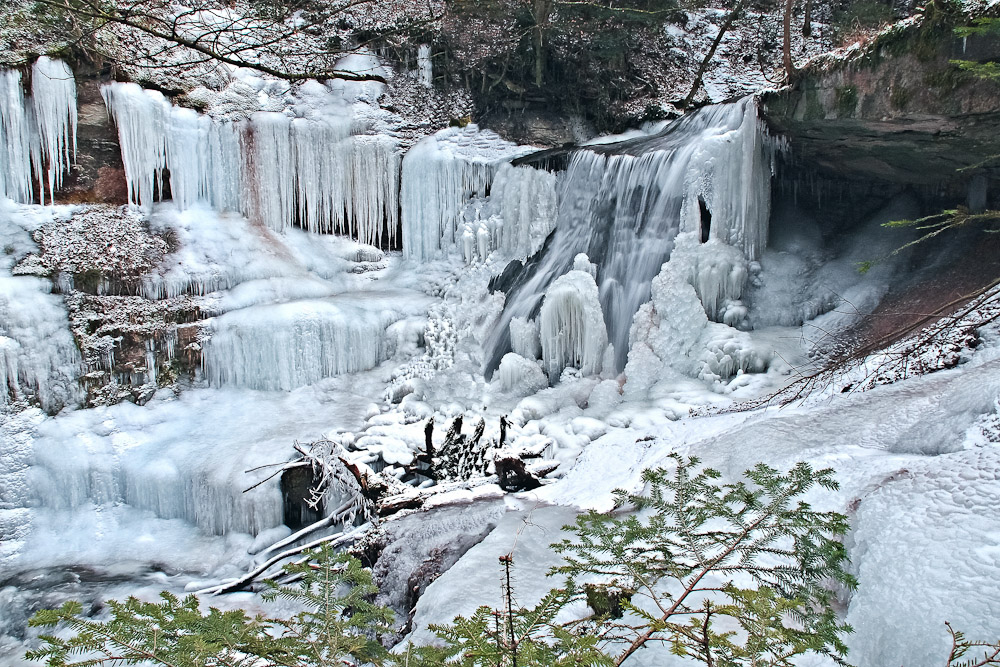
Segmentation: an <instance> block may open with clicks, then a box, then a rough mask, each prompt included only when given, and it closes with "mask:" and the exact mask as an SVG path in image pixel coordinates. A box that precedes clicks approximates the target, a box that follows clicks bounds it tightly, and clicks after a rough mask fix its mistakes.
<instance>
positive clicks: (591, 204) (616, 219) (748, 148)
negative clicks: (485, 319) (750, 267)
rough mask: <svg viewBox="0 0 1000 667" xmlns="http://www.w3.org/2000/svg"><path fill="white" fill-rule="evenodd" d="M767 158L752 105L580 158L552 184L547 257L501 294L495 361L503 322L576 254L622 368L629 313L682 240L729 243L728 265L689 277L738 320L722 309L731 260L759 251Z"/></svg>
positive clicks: (530, 305)
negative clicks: (554, 195)
mask: <svg viewBox="0 0 1000 667" xmlns="http://www.w3.org/2000/svg"><path fill="white" fill-rule="evenodd" d="M772 158H773V150H772V142H770V141H769V140H768V139H767V137H766V135H765V133H764V131H763V129H762V126H761V123H760V121H759V120H758V118H757V106H756V103H755V102H754V100H753V99H751V98H747V99H744V100H741V101H740V102H737V103H733V104H726V105H719V106H716V107H710V108H706V109H702V110H700V111H699V112H698V113H695V114H691V115H689V116H685V117H684V118H683V119H681V120H679V121H676V122H674V123H671V124H669V125H667V126H666V128H665V129H664V130H662V131H660V132H659V133H657V134H654V135H652V136H648V135H645V136H643V137H640V138H638V139H634V140H630V141H624V142H621V143H618V144H609V145H599V146H594V147H592V148H590V149H589V150H582V151H579V152H577V153H576V154H575V155H574V156H573V158H572V162H571V164H570V166H569V169H568V171H567V173H566V175H565V176H564V178H563V180H562V182H561V186H560V190H559V192H560V198H559V207H558V214H557V221H558V222H557V225H556V231H555V234H554V236H553V238H552V241H551V242H550V244H549V246H548V249H547V251H546V254H545V255H544V257H543V258H542V260H541V262H539V264H538V265H537V266H536V267H534V268H533V269H532V271H533V273H532V275H531V276H530V277H528V278H527V279H526V280H525V281H524V282H523V284H522V285H520V286H519V287H517V288H516V290H514V291H513V292H512V293H510V294H508V295H507V297H508V301H507V306H506V308H505V309H504V314H503V316H502V318H501V322H500V324H499V326H497V328H496V330H495V331H496V332H495V333H494V335H493V339H492V341H491V347H492V359H493V360H494V363H495V362H496V361H498V360H499V358H500V357H501V356H502V354H503V353H504V352H505V351H506V350H508V349H510V347H509V345H510V342H509V338H508V333H507V332H508V323H509V322H510V321H511V320H512V319H514V318H516V317H520V318H527V317H530V316H531V313H533V312H534V311H535V309H536V308H537V307H538V303H539V301H540V300H541V298H542V295H543V294H545V292H546V290H547V289H548V286H549V285H550V284H552V282H553V281H554V280H556V279H557V278H558V277H559V276H561V275H563V274H564V273H566V272H567V271H569V270H570V269H571V268H572V266H573V261H574V258H575V257H576V256H577V254H578V253H581V252H585V253H587V254H588V255H589V257H590V260H592V261H593V263H594V264H595V265H596V267H597V271H596V273H597V285H598V287H599V293H600V301H601V304H602V306H603V309H604V317H605V321H606V323H607V329H608V338H609V340H610V342H611V343H612V344H613V345H614V349H615V360H614V365H615V366H616V367H617V369H618V370H621V369H622V368H623V367H624V365H625V355H626V354H627V352H628V349H629V345H628V343H629V332H628V330H629V327H630V326H631V322H632V316H633V314H635V312H636V311H638V310H639V307H640V306H641V305H642V304H643V303H645V302H647V301H648V300H649V294H650V292H649V289H650V287H649V285H650V281H651V280H652V279H653V277H654V276H655V275H656V274H657V273H658V272H659V270H660V267H661V266H662V265H663V263H664V262H665V261H667V259H668V258H670V256H671V252H672V250H673V248H674V240H675V237H676V236H677V234H678V233H680V232H690V233H692V234H697V235H699V236H700V237H701V238H704V239H706V240H710V241H714V242H716V243H717V245H726V246H732V251H731V252H728V254H727V256H729V255H734V256H733V257H730V259H729V261H728V262H727V263H726V266H722V265H716V264H715V262H714V260H711V259H709V258H708V257H707V256H706V257H705V258H704V259H703V261H701V262H699V263H697V264H696V265H695V266H693V267H692V268H691V270H692V271H695V272H696V275H694V276H693V279H694V281H693V282H694V284H696V285H698V288H699V290H700V291H699V294H701V295H703V296H704V297H705V299H706V306H707V308H708V309H709V310H710V311H711V316H712V318H713V319H716V318H718V319H726V320H729V321H734V322H735V320H736V319H742V318H737V315H739V314H740V313H739V312H732V313H730V314H729V315H728V316H727V315H726V310H725V309H726V307H727V306H728V304H729V303H730V302H735V301H737V300H738V299H739V296H740V294H741V292H742V288H743V282H744V281H745V279H746V275H747V274H746V270H745V269H743V268H741V267H742V266H743V264H744V260H742V259H740V258H738V257H736V256H735V255H738V254H742V255H744V256H746V257H747V258H751V259H752V258H754V257H756V256H757V255H758V254H759V253H760V252H761V251H762V249H763V247H764V244H765V243H766V240H767V229H768V217H769V212H770V178H771V161H772ZM706 252H707V251H706ZM720 311H721V312H720Z"/></svg>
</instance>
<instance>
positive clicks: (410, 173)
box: [400, 125, 531, 260]
mask: <svg viewBox="0 0 1000 667" xmlns="http://www.w3.org/2000/svg"><path fill="white" fill-rule="evenodd" d="M528 150H531V149H530V148H526V147H524V146H517V145H516V144H512V143H510V142H507V141H504V140H503V139H501V138H500V137H499V136H498V135H497V134H495V133H493V132H490V131H488V130H484V131H480V130H479V128H478V127H477V126H475V125H468V126H466V127H464V128H458V127H450V128H448V129H446V130H442V131H440V132H438V133H437V134H435V135H433V136H430V137H427V138H425V139H424V140H422V141H421V142H420V143H418V144H417V145H415V146H414V147H413V148H411V149H410V150H409V152H408V153H407V154H406V157H405V158H404V159H403V182H402V190H401V193H400V204H401V207H402V212H403V254H404V255H405V256H406V257H407V258H410V259H416V260H427V259H431V258H434V257H436V256H438V255H439V254H440V253H441V252H442V250H446V249H451V248H454V247H456V246H459V247H462V248H463V250H464V252H465V254H466V256H467V257H469V256H472V257H475V256H479V255H480V254H485V252H488V251H489V247H490V243H491V241H490V237H491V235H492V234H491V231H490V229H489V227H488V226H485V225H479V224H474V225H473V227H472V228H471V229H472V230H471V231H469V234H468V235H467V234H466V231H467V230H468V229H469V228H468V226H466V225H463V222H465V221H463V220H462V219H461V213H462V209H463V207H464V206H465V205H466V203H467V202H468V201H469V199H470V198H471V197H483V196H485V195H486V194H487V193H488V191H489V189H490V186H491V185H492V183H493V179H494V177H495V176H496V174H497V171H498V170H499V168H500V166H501V165H502V164H504V163H506V162H508V161H510V160H511V159H513V158H515V157H517V156H519V155H523V154H524V153H525V152H527V151H528ZM470 235H471V236H470ZM480 250H482V251H483V252H482V253H480Z"/></svg>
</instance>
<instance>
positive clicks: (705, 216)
mask: <svg viewBox="0 0 1000 667" xmlns="http://www.w3.org/2000/svg"><path fill="white" fill-rule="evenodd" d="M698 211H699V213H700V214H701V215H700V217H701V242H702V243H708V237H709V234H710V233H711V231H712V212H711V211H709V210H708V204H706V203H705V200H704V199H702V198H701V197H698Z"/></svg>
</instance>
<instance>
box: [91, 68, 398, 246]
mask: <svg viewBox="0 0 1000 667" xmlns="http://www.w3.org/2000/svg"><path fill="white" fill-rule="evenodd" d="M316 85H317V86H319V84H316ZM323 90H324V91H326V89H325V88H323ZM313 92H315V91H313ZM327 92H328V91H327ZM102 93H103V95H104V99H105V102H106V103H107V106H108V109H109V110H110V112H111V114H112V116H113V117H114V119H115V123H116V125H117V126H118V135H119V141H120V143H121V147H122V158H123V161H124V163H125V171H126V179H127V180H128V183H129V193H130V194H129V197H130V201H131V203H132V204H134V205H138V206H141V207H143V208H146V209H148V208H149V206H150V205H151V204H152V202H153V200H154V199H155V198H156V197H157V196H159V197H161V198H162V197H163V196H164V193H163V174H164V172H169V175H170V179H169V183H170V195H171V198H172V199H173V201H174V202H175V204H176V205H177V206H178V208H179V209H181V210H186V209H189V208H191V207H193V206H194V205H195V204H196V203H198V202H207V203H209V204H210V205H211V206H212V207H213V208H215V209H216V210H219V211H238V212H240V213H242V214H243V215H245V216H247V217H248V218H250V219H251V220H254V221H257V222H262V223H264V224H266V225H267V226H268V227H270V228H271V229H274V230H276V231H281V230H284V229H286V228H288V227H289V226H291V225H293V224H297V225H299V226H301V227H303V228H304V229H307V230H309V231H313V232H323V233H327V232H334V231H336V232H339V233H343V234H348V235H350V236H352V237H354V238H356V239H357V240H359V241H361V242H363V243H369V244H372V245H380V244H383V243H395V242H396V229H397V228H398V226H399V215H398V210H399V203H398V202H399V198H398V189H399V188H398V181H399V163H400V158H399V152H398V149H397V145H396V143H395V141H394V140H392V139H391V138H387V137H374V136H366V135H353V134H352V130H353V117H352V115H351V113H350V110H349V109H348V108H344V109H339V108H338V109H337V111H338V113H326V112H324V113H316V114H314V115H312V116H310V117H302V118H292V117H290V116H288V115H286V114H284V113H276V112H258V113H255V114H253V115H252V116H251V118H250V119H249V120H244V121H239V122H235V121H229V120H226V119H213V118H210V117H208V116H205V115H201V114H198V113H196V112H195V111H193V110H191V109H184V108H181V107H176V106H172V105H171V104H170V102H169V101H167V100H166V98H164V97H163V96H162V95H161V94H160V93H157V92H155V91H147V90H143V89H142V88H140V87H138V86H136V85H135V84H123V83H115V84H111V85H108V86H104V87H103V88H102Z"/></svg>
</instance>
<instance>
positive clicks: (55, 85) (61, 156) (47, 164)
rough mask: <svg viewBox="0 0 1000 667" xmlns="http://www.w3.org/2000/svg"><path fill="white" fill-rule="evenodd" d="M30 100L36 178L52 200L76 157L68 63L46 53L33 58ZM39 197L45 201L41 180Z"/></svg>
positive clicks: (72, 84) (73, 92) (72, 89)
mask: <svg viewBox="0 0 1000 667" xmlns="http://www.w3.org/2000/svg"><path fill="white" fill-rule="evenodd" d="M31 102H32V107H33V108H34V114H35V123H36V124H37V127H38V142H39V151H38V155H39V158H40V162H39V164H38V165H37V166H36V172H37V173H38V178H39V181H41V180H42V174H44V175H45V182H46V183H47V184H48V186H49V199H50V200H51V199H53V198H54V196H55V190H56V188H58V187H60V186H61V185H62V181H63V176H64V175H65V174H66V173H67V172H68V171H69V170H70V168H71V167H72V165H73V159H74V158H75V157H76V125H77V116H76V80H75V79H74V78H73V70H71V69H70V68H69V65H67V64H66V63H64V62H63V61H61V60H53V59H52V58H49V57H47V56H42V57H40V58H39V59H38V60H36V61H35V64H34V66H33V67H32V68H31ZM39 197H40V198H41V199H42V203H43V204H44V203H45V202H44V199H45V195H44V185H43V184H41V183H40V184H39Z"/></svg>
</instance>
